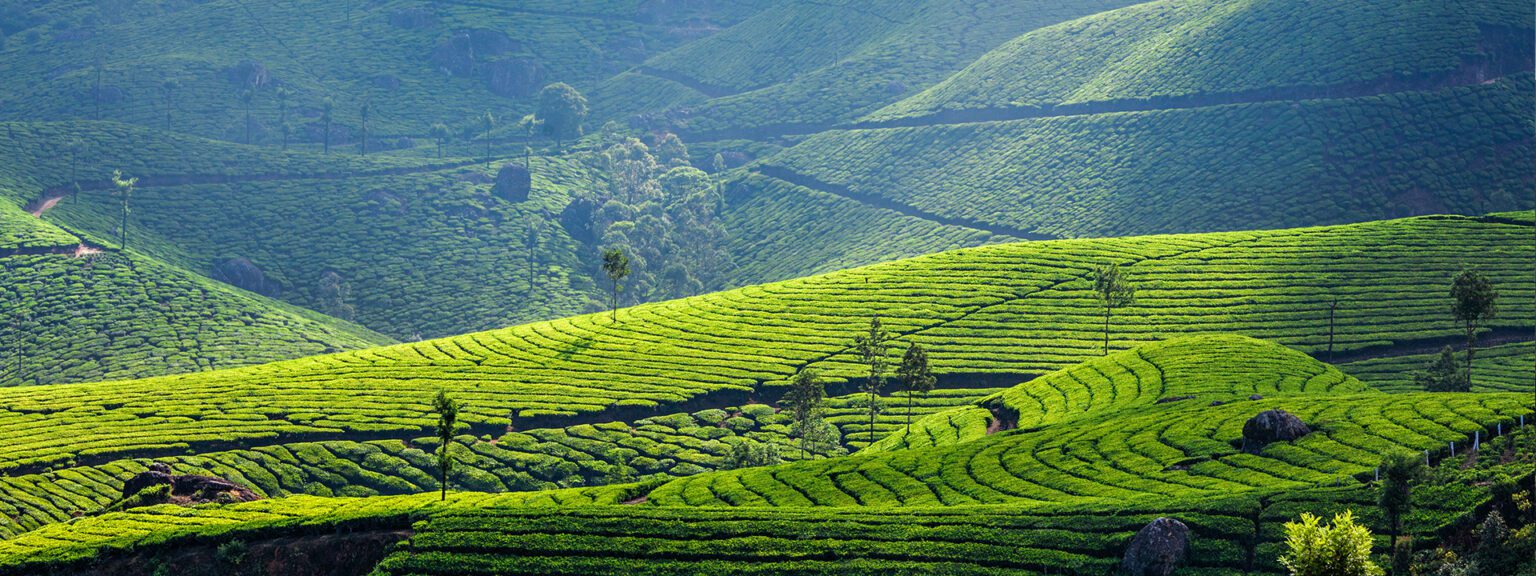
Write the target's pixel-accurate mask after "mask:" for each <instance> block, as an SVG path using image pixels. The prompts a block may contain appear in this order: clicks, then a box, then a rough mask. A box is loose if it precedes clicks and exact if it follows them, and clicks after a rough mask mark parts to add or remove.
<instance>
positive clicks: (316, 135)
mask: <svg viewBox="0 0 1536 576" xmlns="http://www.w3.org/2000/svg"><path fill="white" fill-rule="evenodd" d="M7 4H8V6H7V8H8V9H9V11H8V14H9V15H14V20H13V21H12V22H8V23H7V26H6V30H5V36H4V37H3V44H0V46H3V49H0V68H4V69H5V70H7V71H8V73H7V74H6V75H5V78H4V79H0V86H3V87H4V88H3V89H0V94H4V96H0V111H3V112H0V119H5V120H66V119H100V120H116V121H122V122H131V123H135V124H141V125H145V126H154V127H161V128H164V129H167V130H175V131H180V132H187V133H191V134H197V135H201V136H206V137H213V138H221V139H226V140H230V141H242V142H243V141H246V135H245V132H246V121H245V113H246V109H247V106H246V104H245V102H243V101H242V99H241V93H242V92H243V91H244V90H246V89H248V88H254V89H255V98H254V100H253V102H252V103H251V104H250V106H249V108H250V111H251V112H252V115H253V117H254V121H253V122H252V125H253V126H254V130H253V131H252V136H251V141H253V142H259V143H264V144H276V143H278V142H279V141H280V140H281V137H282V128H281V120H282V117H283V116H284V115H285V114H284V112H283V110H282V108H281V104H280V102H279V100H278V98H277V96H276V90H277V88H278V87H283V88H285V89H288V90H291V91H292V92H293V95H292V96H291V97H289V99H288V101H287V104H286V105H287V112H286V116H287V120H288V121H289V122H291V123H293V124H295V125H296V126H295V129H294V130H293V137H292V139H293V140H295V141H301V142H305V143H310V144H319V143H320V142H321V141H322V140H323V137H324V124H323V122H321V120H320V115H321V108H322V101H323V100H324V99H326V98H331V99H332V100H334V102H335V106H336V108H335V119H336V122H335V124H334V125H333V126H332V131H333V134H332V136H333V138H332V141H333V143H339V142H348V143H355V142H356V141H357V140H358V139H359V138H360V136H361V125H360V124H361V118H360V110H361V107H362V105H363V103H364V102H369V103H371V104H372V105H373V107H374V112H373V114H372V115H371V118H370V123H371V124H372V126H371V131H372V134H374V135H376V137H377V138H380V140H381V141H380V142H379V143H378V144H376V145H375V149H376V150H377V149H380V148H381V147H383V146H389V147H394V146H397V145H398V144H399V143H398V142H397V139H399V138H400V137H414V138H425V137H426V136H427V133H428V127H429V126H431V125H432V124H433V123H435V122H446V123H448V124H449V125H451V126H453V127H454V128H455V133H460V132H465V131H467V133H469V134H473V133H474V131H475V130H476V127H475V126H476V124H475V122H476V119H477V118H478V117H479V116H480V115H481V114H483V113H485V112H486V111H487V110H491V111H494V112H495V113H496V114H498V115H501V116H506V117H508V118H517V117H520V116H522V115H523V114H526V113H528V112H530V111H531V110H532V106H533V100H534V96H535V94H536V92H537V91H538V90H539V89H540V88H541V87H542V86H543V85H544V84H546V83H552V82H567V83H570V84H573V85H576V86H577V87H579V88H581V89H583V90H587V89H590V88H591V87H593V86H596V85H597V84H598V82H600V81H601V80H602V79H604V78H608V77H610V76H612V75H614V74H617V73H619V72H621V71H623V70H625V69H627V68H629V67H630V66H632V65H635V64H637V63H639V62H640V61H643V60H645V59H646V58H647V57H649V56H650V55H653V54H657V53H660V52H664V51H666V50H667V49H669V48H672V47H676V46H679V45H682V44H684V43H686V42H687V41H689V40H691V39H693V38H695V37H697V36H698V35H700V34H707V33H708V32H709V31H711V30H713V29H717V28H719V27H721V26H729V25H730V24H732V23H734V22H737V21H739V20H741V19H743V18H745V17H747V16H749V15H751V14H753V13H755V11H757V10H760V9H762V8H763V7H765V6H769V5H771V4H770V3H769V2H762V1H752V2H711V3H688V5H686V6H683V5H677V6H673V5H669V4H665V3H663V4H661V5H648V4H652V3H645V2H638V1H635V0H594V1H583V2H579V3H569V2H551V1H539V2H520V3H517V4H516V5H506V4H495V3H476V2H441V3H430V4H429V3H422V2H416V1H412V0H390V1H387V2H369V3H362V2H340V3H338V2H300V3H286V4H273V3H270V2H254V3H253V2H240V1H237V0H218V1H215V2H199V3H191V4H184V3H174V2H173V3H161V2H121V3H112V4H102V5H98V4H92V3H85V4H80V3H69V2H49V3H21V2H8V3H7ZM167 82H171V83H174V84H173V85H172V88H171V90H170V91H169V93H168V94H167V91H166V89H165V87H166V83H167ZM168 105H169V107H170V109H171V114H170V117H169V120H167V106H168Z"/></svg>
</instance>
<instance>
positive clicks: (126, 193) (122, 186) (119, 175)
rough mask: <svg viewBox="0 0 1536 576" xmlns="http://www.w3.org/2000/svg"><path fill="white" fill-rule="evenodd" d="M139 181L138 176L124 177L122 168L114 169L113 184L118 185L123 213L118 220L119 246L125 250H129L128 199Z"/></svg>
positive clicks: (118, 194) (118, 195)
mask: <svg viewBox="0 0 1536 576" xmlns="http://www.w3.org/2000/svg"><path fill="white" fill-rule="evenodd" d="M138 183H139V179H138V178H123V172H122V171H121V170H113V171H112V185H113V186H116V187H117V197H118V199H119V200H121V201H122V215H121V217H120V218H119V220H118V229H117V234H118V236H117V246H118V249H120V250H122V251H123V252H127V251H128V214H129V212H130V209H129V208H128V199H129V197H130V196H132V195H133V187H134V186H137V185H138Z"/></svg>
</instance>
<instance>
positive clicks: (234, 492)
mask: <svg viewBox="0 0 1536 576" xmlns="http://www.w3.org/2000/svg"><path fill="white" fill-rule="evenodd" d="M171 497H172V499H173V501H185V502H187V503H191V504H201V503H205V502H223V503H228V502H250V501H252V500H257V499H260V498H261V497H260V496H257V495H256V493H255V492H252V491H251V489H250V488H246V487H244V486H241V485H239V484H236V483H234V482H230V481H228V480H225V479H223V478H215V477H212V476H190V475H189V476H175V477H172V479H171Z"/></svg>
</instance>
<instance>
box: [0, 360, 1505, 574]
mask: <svg viewBox="0 0 1536 576" xmlns="http://www.w3.org/2000/svg"><path fill="white" fill-rule="evenodd" d="M1232 366H1243V367H1244V370H1243V371H1238V372H1233V371H1231V370H1229V368H1230V367H1232ZM1112 367H1113V368H1112ZM1047 390H1053V391H1054V392H1053V393H1051V395H1059V396H1060V397H1061V398H1062V400H1063V401H1062V402H1060V403H1045V402H1036V401H1034V400H1029V401H1028V402H1027V403H1026V402H1021V401H1022V400H1024V399H1025V398H1036V397H1039V396H1042V394H1040V393H1042V392H1045V391H1047ZM1255 391H1258V392H1262V393H1265V394H1267V395H1268V396H1267V397H1266V398H1263V399H1260V400H1251V399H1249V398H1248V397H1247V396H1246V395H1248V394H1252V393H1254V392H1255ZM1180 393H1193V394H1194V395H1195V398H1190V399H1184V400H1177V401H1172V402H1159V403H1154V402H1153V401H1152V399H1153V398H1166V396H1162V395H1163V394H1180ZM1106 395H1107V397H1106ZM1523 397H1524V394H1497V393H1492V394H1490V393H1484V394H1424V393H1417V394H1399V395H1393V394H1383V393H1380V392H1374V391H1370V390H1368V389H1366V388H1365V387H1364V385H1363V384H1362V383H1361V382H1359V381H1357V380H1355V379H1353V378H1351V377H1348V376H1345V375H1344V374H1342V373H1340V372H1339V371H1338V370H1336V369H1333V368H1331V367H1329V366H1326V365H1324V364H1321V363H1319V362H1317V361H1315V360H1312V359H1310V358H1308V357H1306V356H1305V355H1303V354H1300V353H1297V352H1295V351H1292V350H1288V349H1286V348H1284V347H1281V346H1278V345H1275V344H1272V343H1267V342H1262V341H1258V340H1254V339H1250V338H1243V337H1232V336H1201V337H1191V338H1177V339H1172V340H1168V341H1165V342H1160V343H1156V344H1152V345H1148V346H1144V347H1141V348H1138V349H1133V350H1128V351H1124V352H1120V353H1117V354H1114V355H1111V356H1109V357H1106V358H1102V359H1097V360H1093V361H1091V362H1088V363H1085V364H1082V365H1078V366H1073V367H1069V368H1067V369H1065V370H1062V371H1060V372H1056V373H1053V374H1050V375H1047V376H1045V377H1042V378H1039V379H1036V380H1035V381H1032V382H1028V383H1025V384H1022V385H1020V386H1018V387H1015V388H1013V389H1010V390H1009V391H1006V392H1004V393H1002V394H998V395H996V396H994V397H993V400H992V401H989V402H991V403H993V404H997V403H1002V404H1005V405H1012V406H1014V407H1016V408H1017V409H1018V410H1019V412H1018V413H1019V415H1020V420H1019V423H1020V424H1021V426H1020V428H1018V429H1012V430H1003V431H1000V432H997V433H993V434H988V435H985V436H983V437H979V438H976V439H973V440H970V441H966V442H961V443H958V444H952V445H947V446H937V447H930V448H909V449H896V450H894V451H888V452H873V453H865V454H860V455H855V456H847V457H840V458H830V459H824V460H817V461H811V462H801V463H794V464H785V465H781V466H772V467H763V468H748V469H742V470H735V471H729V472H719V473H712V474H700V475H695V476H690V477H687V478H683V479H679V480H673V481H671V482H667V483H660V484H656V483H649V484H639V485H616V486H609V487H601V488H586V489H567V490H546V491H539V492H524V493H514V494H504V495H489V494H482V493H475V492H462V493H454V494H453V495H452V496H451V497H450V499H449V500H448V501H447V502H445V503H438V502H437V501H436V496H435V494H422V495H415V496H386V497H372V498H346V497H333V498H317V497H312V496H297V497H290V498H279V499H273V500H264V501H260V502H253V503H246V504H236V505H232V506H226V507H201V508H182V507H176V506H157V507H150V508H143V509H137V510H134V511H131V512H121V513H112V514H106V515H101V516H88V517H85V518H79V519H73V520H66V521H63V522H60V523H56V524H52V525H48V526H43V527H40V528H38V529H36V530H33V531H30V532H28V533H26V534H20V535H16V536H13V537H11V538H9V539H6V540H0V566H3V567H7V568H10V569H12V570H16V571H18V573H22V574H30V573H45V572H47V571H48V570H50V569H53V570H58V569H61V568H67V567H71V566H73V567H87V566H95V567H97V568H98V569H103V568H106V567H110V566H113V565H114V564H113V562H117V561H127V560H129V559H131V558H132V557H133V556H134V555H135V554H149V555H153V554H155V552H156V550H163V549H166V548H167V547H174V546H179V545H181V546H184V545H185V544H186V543H190V542H220V541H227V540H229V539H242V541H250V542H252V543H253V545H254V543H259V542H262V541H264V540H265V539H270V538H278V537H287V538H293V537H298V538H304V537H305V535H318V534H343V533H354V532H355V533H359V534H362V533H372V532H374V531H393V530H399V529H401V528H403V527H406V526H413V527H414V534H413V535H412V537H411V538H410V540H409V541H408V542H404V543H402V544H400V545H399V546H397V547H396V548H395V549H394V552H393V553H392V554H390V555H389V557H388V558H386V559H385V560H384V561H383V562H382V563H380V564H379V566H378V568H377V570H378V571H379V572H380V573H384V574H480V573H506V572H518V573H533V574H555V573H567V572H565V571H569V570H573V569H579V570H582V571H585V572H589V573H590V572H597V573H608V572H611V571H619V570H627V571H636V570H639V571H644V572H646V573H650V572H655V573H668V572H669V571H675V570H678V569H680V568H681V567H682V565H681V564H678V563H679V562H690V564H688V565H689V566H691V567H694V568H697V567H699V566H705V567H709V568H711V569H720V570H731V571H748V572H753V573H755V572H759V571H762V572H772V573H782V572H784V571H786V570H792V571H816V570H823V569H828V568H829V567H831V566H837V567H838V570H839V571H840V572H844V571H848V570H852V571H854V572H855V573H864V572H868V573H880V572H882V571H890V570H906V571H917V572H924V573H926V572H930V571H931V572H935V573H978V574H982V573H989V574H990V573H999V572H1003V573H1011V572H1018V573H1021V574H1024V573H1039V572H1041V571H1045V570H1051V571H1057V572H1064V573H1097V572H1100V571H1103V570H1106V569H1110V568H1111V567H1112V566H1114V565H1115V564H1117V563H1118V561H1119V556H1120V554H1121V552H1122V551H1123V549H1124V547H1125V545H1126V542H1127V540H1128V539H1129V538H1130V536H1131V534H1132V533H1133V532H1134V531H1135V530H1136V529H1137V528H1139V527H1141V526H1142V525H1144V524H1146V523H1147V522H1148V521H1150V520H1151V519H1153V518H1155V517H1159V516H1164V517H1174V518H1177V519H1179V520H1181V521H1183V522H1185V523H1186V524H1188V525H1189V526H1190V527H1191V528H1193V530H1194V532H1193V540H1192V556H1191V558H1190V565H1189V566H1188V567H1186V568H1184V570H1188V571H1192V572H1193V573H1197V574H1210V575H1229V574H1230V575H1235V574H1241V573H1273V572H1276V571H1278V570H1279V566H1278V565H1276V564H1275V563H1274V561H1273V560H1272V559H1273V558H1274V557H1275V554H1276V553H1277V551H1278V549H1277V547H1278V546H1279V545H1280V540H1281V538H1282V537H1283V533H1282V532H1281V529H1280V525H1281V524H1282V523H1284V522H1286V521H1289V520H1292V519H1294V515H1295V514H1296V512H1297V510H1308V511H1313V512H1327V511H1332V510H1343V509H1351V510H1354V511H1356V512H1357V514H1359V515H1360V517H1361V518H1362V520H1364V521H1366V522H1367V523H1368V524H1371V525H1375V526H1380V525H1381V523H1382V522H1383V519H1382V518H1381V516H1380V515H1379V514H1378V513H1377V512H1376V510H1375V508H1374V504H1373V498H1374V496H1373V490H1374V489H1373V488H1372V487H1370V486H1369V485H1368V484H1369V481H1370V478H1371V467H1372V466H1374V465H1375V463H1376V462H1377V461H1378V460H1377V459H1378V458H1379V456H1380V454H1381V453H1382V452H1383V451H1385V450H1390V449H1398V448H1407V449H1412V450H1427V451H1428V452H1429V453H1432V454H1435V457H1436V458H1437V459H1439V458H1442V457H1444V456H1445V455H1446V454H1447V452H1446V450H1445V449H1444V446H1445V444H1444V443H1445V442H1448V441H1462V440H1464V439H1465V438H1466V437H1467V436H1468V435H1470V434H1471V433H1473V432H1475V431H1476V432H1484V433H1486V434H1491V433H1492V430H1494V429H1495V428H1498V429H1499V430H1505V431H1510V432H1511V433H1510V434H1508V435H1504V436H1498V437H1488V438H1486V439H1485V442H1486V443H1487V447H1488V448H1489V449H1490V450H1489V451H1488V452H1487V453H1486V454H1478V455H1477V456H1476V458H1473V459H1470V460H1464V459H1461V458H1456V459H1452V458H1444V460H1443V462H1442V463H1440V464H1438V465H1437V466H1436V471H1435V473H1434V474H1433V477H1436V478H1446V479H1444V480H1436V481H1435V482H1434V483H1433V485H1426V486H1424V487H1421V488H1420V489H1419V490H1418V491H1416V493H1415V497H1414V498H1415V501H1414V505H1415V509H1416V513H1415V514H1414V515H1413V516H1412V517H1411V518H1410V521H1409V523H1408V529H1409V531H1410V532H1412V533H1416V534H1421V535H1422V537H1424V538H1433V537H1434V536H1433V534H1434V531H1435V530H1436V529H1438V528H1442V527H1445V526H1448V525H1451V524H1454V523H1455V522H1457V518H1458V517H1460V516H1461V515H1462V514H1464V513H1465V512H1466V511H1467V510H1470V509H1472V508H1474V507H1476V506H1478V505H1479V504H1480V503H1482V502H1485V501H1487V499H1488V498H1489V492H1488V488H1487V485H1486V483H1484V482H1481V481H1480V479H1484V478H1488V477H1489V476H1488V475H1489V474H1495V475H1496V474H1501V473H1506V472H1508V471H1510V470H1514V469H1518V468H1519V467H1520V466H1521V465H1522V464H1520V463H1518V461H1516V462H1512V461H1510V460H1509V459H1508V458H1509V456H1508V454H1511V452H1503V451H1504V450H1506V448H1514V447H1515V446H1516V445H1517V444H1515V443H1521V444H1519V446H1521V448H1519V450H1521V452H1518V454H1521V455H1520V456H1517V458H1529V457H1530V454H1529V451H1530V449H1531V447H1532V446H1530V445H1528V444H1529V440H1530V438H1531V436H1530V433H1529V430H1513V429H1512V428H1511V427H1510V425H1511V424H1512V423H1513V422H1515V421H1516V418H1517V417H1519V416H1521V415H1524V416H1527V417H1529V416H1531V415H1532V414H1533V413H1532V409H1531V407H1530V406H1529V405H1527V404H1526V403H1525V402H1524V400H1523ZM1209 399H1223V400H1228V403H1225V404H1220V405H1213V404H1212V403H1211V402H1210V401H1209ZM1275 407H1282V408H1284V409H1286V410H1287V411H1290V412H1292V413H1294V414H1297V415H1298V416H1300V417H1301V418H1302V419H1303V420H1304V421H1306V422H1308V423H1309V424H1311V425H1312V426H1313V429H1314V431H1313V432H1312V433H1310V434H1308V435H1306V436H1304V437H1303V438H1301V439H1300V440H1297V441H1295V442H1278V443H1274V444H1270V445H1268V446H1265V447H1262V448H1261V449H1256V450H1252V451H1244V450H1241V449H1240V448H1241V445H1240V442H1238V440H1237V439H1238V438H1240V437H1241V432H1240V428H1241V426H1242V423H1243V421H1244V420H1245V419H1246V418H1247V417H1249V416H1251V415H1252V414H1255V413H1257V412H1259V411H1261V410H1265V409H1269V408H1275ZM1031 417H1033V418H1034V419H1033V420H1027V419H1028V418H1031ZM934 418H936V417H929V418H928V419H926V420H925V421H927V420H933V419H934ZM378 448H383V449H384V452H386V453H392V454H396V455H397V456H398V455H399V453H398V452H397V451H393V450H392V449H390V448H388V447H387V446H386V445H385V444H382V443H381V444H379V445H378ZM378 448H375V449H374V450H375V451H376V453H377V450H378ZM330 449H331V450H333V451H336V452H340V451H341V450H339V449H338V448H337V447H335V446H334V445H333V446H332V447H331V448H330ZM309 451H312V449H311V448H308V447H298V448H296V449H293V450H292V454H291V455H289V453H288V452H283V453H281V454H280V453H278V452H272V451H268V452H267V454H269V455H270V456H268V457H269V458H270V457H271V456H278V457H285V458H293V457H295V456H296V457H297V458H299V459H300V460H301V461H302V460H304V459H306V458H308V456H305V455H304V454H305V453H306V452H309ZM418 458H419V456H418ZM231 462H233V461H231ZM184 464H185V465H191V464H193V461H192V460H190V459H188V460H187V461H186V462H185V463H184ZM178 468H179V469H181V470H183V471H197V470H198V468H196V467H191V468H188V467H185V466H184V465H178ZM1452 469H1454V470H1456V473H1451V470H1452ZM132 470H133V468H128V469H126V471H132ZM212 470H213V471H215V472H219V473H224V474H230V473H231V472H234V469H233V468H229V467H226V468H213V469H212ZM124 471H125V470H124V469H118V470H112V471H108V472H109V474H113V473H115V474H121V473H123V472H124ZM417 474H419V472H417ZM103 477H104V476H103V474H102V472H101V471H95V472H92V473H91V474H89V475H87V476H75V477H73V478H71V479H70V480H69V481H68V482H67V483H60V484H59V486H60V488H61V489H66V490H67V489H73V488H74V487H77V486H80V485H85V484H89V483H92V482H97V483H99V482H101V481H102V480H101V478H103ZM105 477H106V478H108V479H110V476H105ZM233 477H241V476H233ZM373 477H374V478H378V479H379V480H375V481H381V480H385V479H387V478H388V477H387V476H379V475H377V474H375V475H374V476H373ZM401 477H403V478H409V477H410V475H409V474H402V475H401ZM60 478H64V476H60ZM242 478H243V477H242ZM252 479H253V480H254V479H255V478H254V477H252ZM466 480H467V481H472V480H470V479H469V478H466ZM107 481H110V480H107ZM621 503H623V504H627V505H617V504H621ZM978 503H988V504H978ZM720 504H729V505H731V506H734V508H721V507H716V506H717V505H720ZM827 505H831V506H834V507H822V506H827ZM1383 542H1384V541H1382V540H1378V546H1380V545H1382V543H1383ZM578 551H580V552H578ZM594 551H598V552H600V553H592V552H594ZM1004 551H1006V553H1003V552H1004ZM210 552H211V550H210ZM172 562H175V561H174V560H172ZM1010 571H1011V572H1010Z"/></svg>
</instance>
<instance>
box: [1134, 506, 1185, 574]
mask: <svg viewBox="0 0 1536 576" xmlns="http://www.w3.org/2000/svg"><path fill="white" fill-rule="evenodd" d="M1187 555H1189V527H1188V526H1185V525H1184V523H1183V522H1180V521H1178V520H1174V519H1172V518H1158V519H1156V520H1153V521H1152V522H1151V523H1150V524H1147V525H1146V526H1144V527H1142V529H1141V530H1138V531H1136V536H1134V537H1132V538H1131V543H1130V545H1129V546H1127V547H1126V549H1125V557H1124V558H1123V559H1122V560H1121V561H1120V569H1121V570H1122V571H1123V573H1125V574H1129V575H1131V576H1169V575H1170V574H1173V571H1174V569H1176V568H1178V567H1179V566H1180V565H1182V564H1183V563H1184V557H1185V556H1187Z"/></svg>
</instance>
